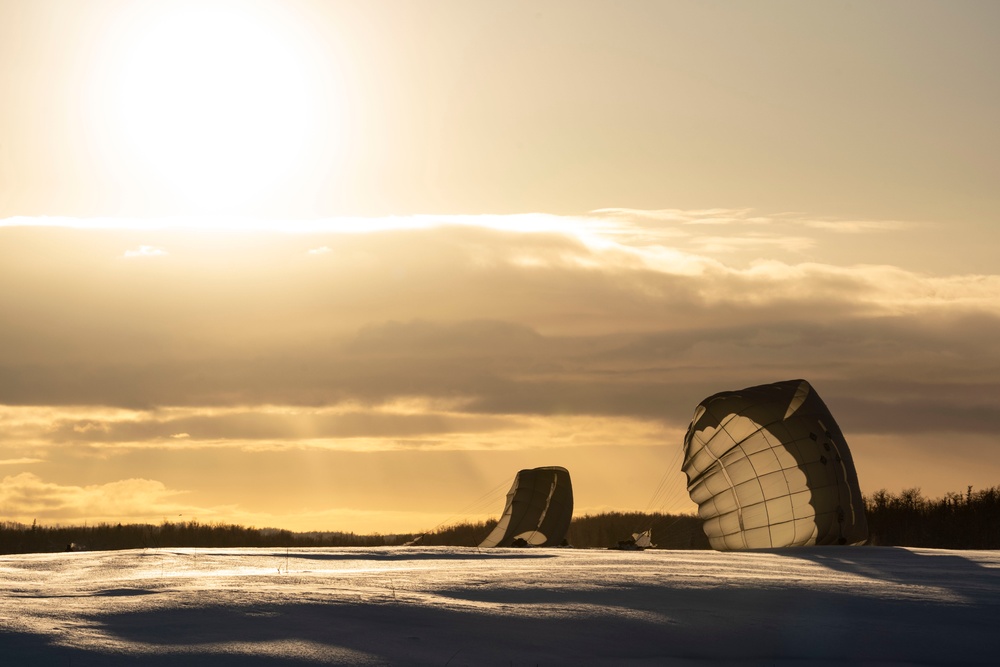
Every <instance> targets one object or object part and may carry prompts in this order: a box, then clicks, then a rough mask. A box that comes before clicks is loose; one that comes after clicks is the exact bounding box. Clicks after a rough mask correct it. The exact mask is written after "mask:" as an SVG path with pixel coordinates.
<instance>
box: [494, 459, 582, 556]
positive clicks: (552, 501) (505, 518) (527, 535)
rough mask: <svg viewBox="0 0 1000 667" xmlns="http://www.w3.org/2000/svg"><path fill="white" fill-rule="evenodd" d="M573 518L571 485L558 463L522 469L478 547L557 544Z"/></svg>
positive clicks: (548, 545)
mask: <svg viewBox="0 0 1000 667" xmlns="http://www.w3.org/2000/svg"><path fill="white" fill-rule="evenodd" d="M572 519H573V485H572V484H571V483H570V479H569V471H568V470H566V468H560V467H559V466H549V467H545V468H532V469H530V470H521V471H519V472H518V473H517V476H516V477H515V478H514V485H513V486H511V487H510V491H508V492H507V505H506V507H504V510H503V515H502V516H501V517H500V522H499V523H497V526H496V528H494V529H493V532H491V533H490V534H489V536H487V538H486V539H485V540H483V541H482V543H480V545H479V546H481V547H498V546H499V547H509V546H536V547H554V546H559V545H561V544H562V543H563V541H564V540H565V539H566V531H568V530H569V524H570V521H571V520H572Z"/></svg>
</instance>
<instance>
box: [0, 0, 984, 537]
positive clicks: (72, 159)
mask: <svg viewBox="0 0 1000 667" xmlns="http://www.w3.org/2000/svg"><path fill="white" fill-rule="evenodd" d="M998 26H1000V5H997V4H996V3H994V2H987V1H983V2H971V1H956V2H948V3H942V2H922V1H920V0H907V1H905V2H902V1H901V2H893V1H878V2H850V1H846V0H845V1H843V2H825V3H800V2H791V1H789V2H776V1H774V2H771V1H761V2H755V3H735V2H732V3H730V2H705V1H699V2H681V1H673V0H666V1H661V2H641V1H636V2H629V3H618V2H610V1H597V2H584V1H574V2H545V1H543V2H504V3H493V2H483V1H480V0H471V1H468V0H463V1H461V2H458V1H456V2H436V1H429V0H428V1H425V2H412V3H400V2H384V1H379V0H375V1H372V2H365V3H352V2H319V1H311V0H290V1H286V2H280V3H279V2H266V1H250V0H247V1H244V2H235V1H231V2H227V1H224V0H204V1H199V2H184V1H176V2H173V1H171V2H167V1H164V2H157V3H146V2H138V1H133V0H92V1H90V2H86V3H80V2H71V1H69V0H32V1H28V0H0V100H2V105H0V520H13V521H21V522H26V523H30V522H31V521H33V520H38V521H39V522H41V523H47V524H51V523H63V524H76V523H83V522H91V523H94V522H103V521H108V522H119V521H120V522H136V521H152V522H154V523H159V522H160V521H162V520H164V519H166V520H191V519H194V520H198V521H203V522H217V521H223V522H235V523H243V524H248V525H255V526H259V527H260V526H277V527H282V528H290V529H300V530H306V529H310V530H312V529H315V530H352V531H356V532H365V533H367V532H376V531H377V532H384V533H387V532H410V531H422V530H426V529H430V528H433V527H435V526H438V525H440V524H441V523H442V522H447V521H453V520H455V519H456V517H459V518H461V519H468V520H478V519H481V518H484V517H486V516H488V515H490V514H492V515H496V514H499V512H500V511H501V509H502V506H503V495H504V492H505V491H506V488H507V486H508V485H509V484H510V481H511V480H512V479H513V476H514V473H515V472H516V471H517V470H518V469H521V468H528V467H535V466H542V465H561V466H564V467H566V468H568V469H569V470H570V473H571V475H572V476H573V483H574V490H575V496H576V512H577V514H585V513H595V512H600V511H608V510H638V511H692V510H693V508H694V506H693V505H692V504H691V502H690V500H689V499H688V498H687V495H686V493H685V490H684V479H683V475H682V474H681V473H680V461H679V459H680V449H681V445H682V440H683V435H684V432H685V430H686V428H687V425H688V422H689V421H690V419H691V415H692V413H693V411H694V408H695V406H696V405H697V404H698V403H699V402H700V401H701V400H702V399H703V398H705V397H707V396H709V395H711V394H713V393H716V392H718V391H723V390H732V389H739V388H741V387H746V386H750V385H756V384H762V383H766V382H774V381H780V380H788V379H795V378H804V379H807V380H809V381H810V382H811V383H812V385H813V387H814V388H815V389H816V391H817V392H818V393H819V395H820V396H821V397H822V398H823V399H824V401H825V402H826V403H827V405H828V407H829V408H830V410H831V411H832V413H833V414H834V416H835V417H836V418H837V420H838V423H839V425H840V426H841V429H842V430H843V431H844V433H845V436H846V437H847V441H848V443H849V444H850V446H851V450H852V452H853V454H854V459H855V463H856V465H857V468H858V473H859V478H860V482H861V488H862V490H863V491H864V492H866V493H871V492H873V491H875V490H878V489H881V488H886V489H889V490H890V491H899V490H902V489H904V488H912V487H919V488H920V489H921V490H922V492H923V493H924V494H925V495H928V496H930V497H938V496H941V495H943V494H945V493H947V492H951V491H957V492H964V491H965V489H966V487H967V486H968V485H972V486H974V487H975V488H983V487H988V486H994V485H997V484H998V483H1000V456H998V455H997V451H996V450H997V445H998V437H997V435H996V434H997V430H998V427H1000V398H998V397H1000V342H998V340H1000V337H998V336H997V332H998V331H1000V327H998V324H1000V272H998V265H997V261H996V258H995V252H996V251H995V249H996V248H997V247H998V244H1000V188H997V187H996V181H997V177H996V175H997V174H1000V124H998V123H996V118H998V117H1000V77H998V76H997V74H996V73H997V72H998V71H1000V42H998V41H997V40H996V39H995V34H996V29H997V27H998Z"/></svg>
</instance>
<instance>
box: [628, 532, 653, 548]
mask: <svg viewBox="0 0 1000 667" xmlns="http://www.w3.org/2000/svg"><path fill="white" fill-rule="evenodd" d="M632 541H633V542H635V546H637V547H641V548H643V549H648V548H650V547H655V546H656V545H655V544H653V531H652V530H644V531H642V532H641V533H632Z"/></svg>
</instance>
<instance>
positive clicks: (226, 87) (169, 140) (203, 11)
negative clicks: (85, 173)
mask: <svg viewBox="0 0 1000 667" xmlns="http://www.w3.org/2000/svg"><path fill="white" fill-rule="evenodd" d="M152 7H154V8H159V9H158V11H155V12H151V13H150V14H148V15H146V16H144V17H142V19H141V20H140V21H138V25H133V26H132V27H131V30H130V31H129V33H128V35H127V37H125V38H123V39H122V41H121V42H120V43H119V44H118V48H117V49H116V53H115V55H114V61H115V63H116V64H115V65H114V67H116V68H117V76H112V77H111V78H110V87H109V89H108V90H107V93H106V94H107V97H108V99H107V100H105V104H106V105H108V112H109V114H108V115H109V116H110V120H111V121H112V126H113V127H114V128H115V130H114V131H115V132H116V133H117V134H118V141H119V143H121V144H124V148H125V150H127V151H129V152H130V153H131V154H132V155H133V157H135V158H138V159H139V160H140V161H141V163H143V164H144V165H145V166H146V167H147V168H148V169H149V170H150V171H151V175H152V176H153V178H154V179H155V180H157V181H158V182H159V183H161V184H163V185H165V186H167V187H168V188H169V189H170V190H171V191H172V192H173V194H174V195H175V196H179V197H181V198H182V199H183V201H184V202H185V203H186V204H187V206H188V208H189V209H193V210H195V211H200V212H219V211H227V210H238V209H241V208H246V207H247V206H248V205H252V204H253V202H254V201H255V200H257V199H260V198H261V197H263V196H266V195H267V194H269V193H270V192H271V191H273V190H274V189H275V188H277V187H279V186H280V185H281V183H282V181H284V180H286V179H288V178H289V177H290V176H291V175H292V174H293V172H294V170H295V168H296V166H297V165H298V164H299V163H301V162H302V161H303V160H304V159H305V158H306V153H307V149H308V143H309V137H310V134H311V133H312V132H313V131H314V129H315V127H316V124H317V123H316V117H315V116H316V109H317V100H316V99H315V92H314V89H315V88H316V86H315V82H311V81H310V80H309V74H308V73H309V71H310V64H309V63H308V62H307V58H306V56H305V55H304V53H303V51H302V50H301V49H300V48H299V45H298V44H297V43H296V38H295V35H294V33H293V32H292V31H290V30H288V29H287V26H282V25H281V23H280V22H279V21H273V20H269V18H271V17H269V16H267V15H265V14H262V13H257V14H254V13H253V12H252V11H250V10H251V9H252V8H253V7H255V5H240V4H183V5H153V6H152ZM283 28H284V30H283Z"/></svg>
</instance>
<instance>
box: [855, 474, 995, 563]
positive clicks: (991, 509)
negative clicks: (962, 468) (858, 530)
mask: <svg viewBox="0 0 1000 667" xmlns="http://www.w3.org/2000/svg"><path fill="white" fill-rule="evenodd" d="M865 511H866V513H867V515H868V534H869V536H870V539H869V542H870V543H871V544H874V545H876V546H907V547H929V548H938V549H1000V486H993V487H990V488H987V489H981V490H979V491H973V490H972V487H971V486H970V487H968V488H967V489H966V490H965V493H957V492H949V493H946V494H945V495H944V497H942V498H938V499H936V500H930V499H928V498H925V497H924V496H923V495H921V493H920V489H919V488H912V489H904V490H903V491H901V492H900V493H898V494H893V493H890V492H888V491H886V490H885V489H880V490H878V491H876V492H875V493H873V494H871V496H866V497H865Z"/></svg>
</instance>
